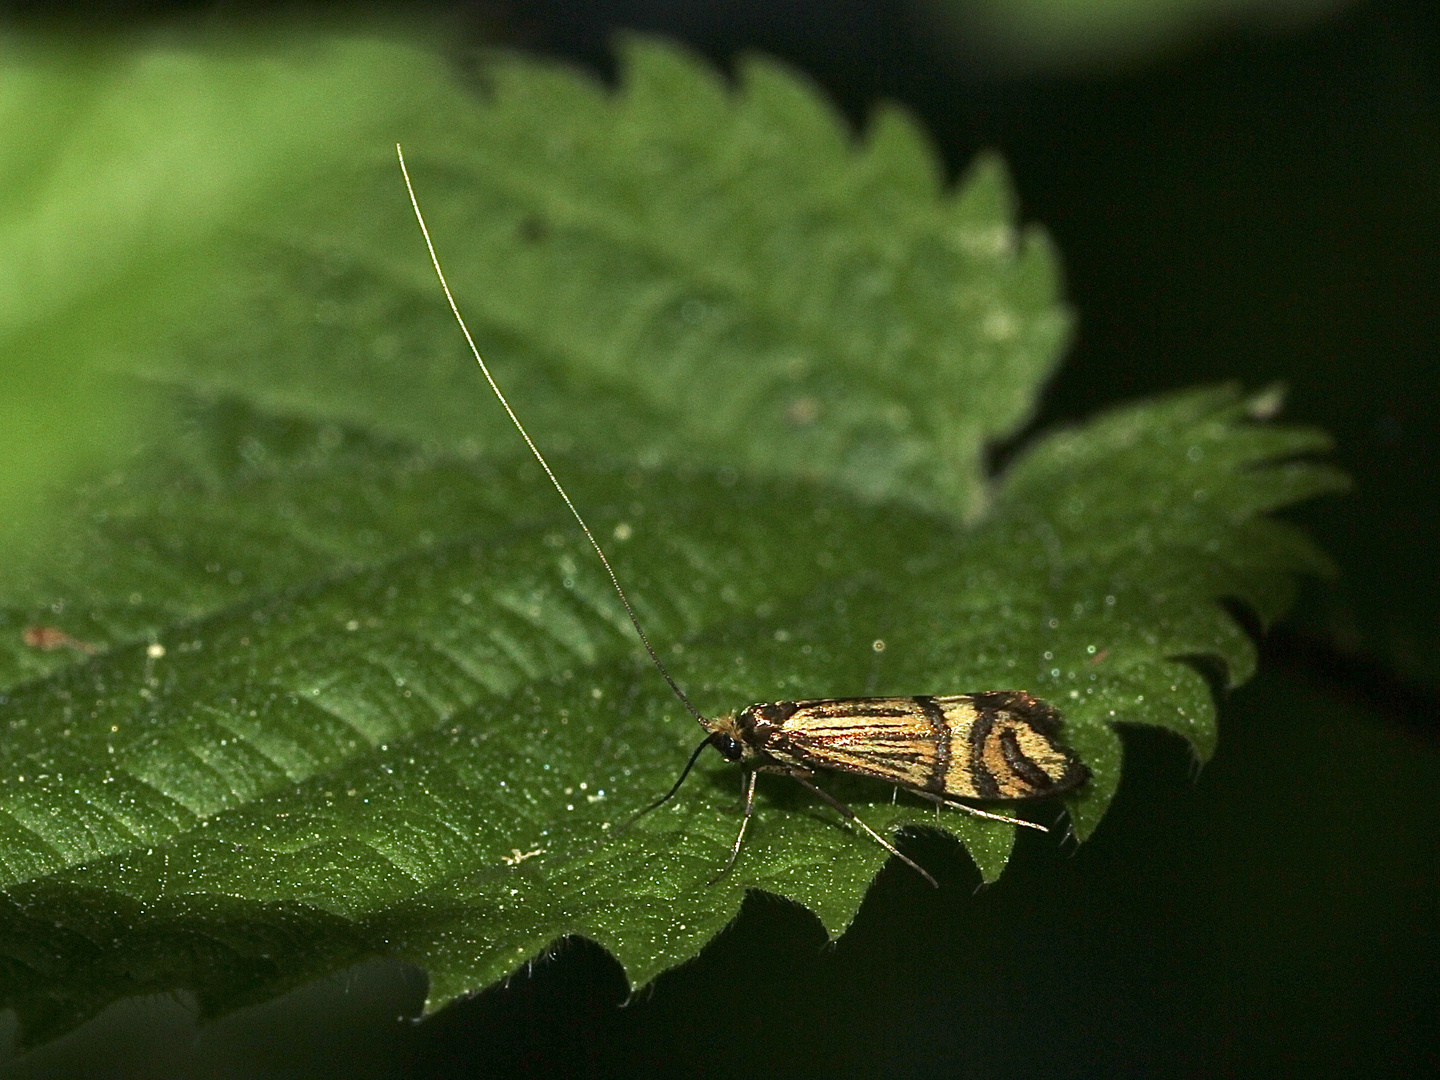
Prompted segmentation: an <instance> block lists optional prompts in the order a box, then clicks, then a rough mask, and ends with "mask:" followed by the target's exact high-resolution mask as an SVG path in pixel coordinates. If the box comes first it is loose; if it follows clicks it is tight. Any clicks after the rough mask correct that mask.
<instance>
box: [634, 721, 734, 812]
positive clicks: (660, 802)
mask: <svg viewBox="0 0 1440 1080" xmlns="http://www.w3.org/2000/svg"><path fill="white" fill-rule="evenodd" d="M714 739H715V736H714V735H706V736H705V738H703V739H701V740H700V745H699V746H697V747H695V752H694V753H693V754H691V755H690V760H689V761H687V762H686V763H685V768H683V769H681V770H680V779H679V780H676V781H675V783H674V785H673V786H672V787H671V788H670V790H669V791H667V792H666V793H665V794H664V795H661V796H660V797H659V798H658V799H656V800H655V801H654V802H652V803H651V804H650V805H649V806H647V807H645V809H644V810H641V811H640V812H638V813H637V814H636V815H635V816H634V817H632V818H631V819H630V820H629V821H627V822H625V824H624V825H622V826H620V831H622V832H623V831H624V830H626V829H628V828H629V827H630V826H631V825H634V824H635V822H637V821H639V820H640V819H641V818H642V817H644V816H645V815H646V814H648V813H650V811H651V810H658V809H660V807H662V806H664V805H665V804H666V803H667V802H669V801H670V800H671V799H673V798H674V797H675V793H676V792H677V791H679V790H680V785H681V784H683V783H685V778H686V777H687V776H689V775H690V770H691V769H693V768H694V767H695V762H697V761H699V760H700V755H701V754H703V753H704V752H705V747H707V746H710V745H711V744H712V742H713V741H714Z"/></svg>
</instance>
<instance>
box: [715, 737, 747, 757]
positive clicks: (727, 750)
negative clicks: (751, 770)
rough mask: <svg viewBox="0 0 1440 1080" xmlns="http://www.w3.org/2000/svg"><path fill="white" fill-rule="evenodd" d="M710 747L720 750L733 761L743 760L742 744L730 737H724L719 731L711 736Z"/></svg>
mask: <svg viewBox="0 0 1440 1080" xmlns="http://www.w3.org/2000/svg"><path fill="white" fill-rule="evenodd" d="M710 745H711V746H713V747H715V749H716V750H719V751H720V753H722V754H724V755H725V756H726V757H727V758H729V759H730V760H731V761H739V760H740V758H741V756H742V755H741V753H740V744H739V743H737V742H736V741H735V740H734V739H732V738H731V737H730V736H729V735H722V734H720V733H719V732H718V731H717V732H716V733H715V734H714V735H711V736H710Z"/></svg>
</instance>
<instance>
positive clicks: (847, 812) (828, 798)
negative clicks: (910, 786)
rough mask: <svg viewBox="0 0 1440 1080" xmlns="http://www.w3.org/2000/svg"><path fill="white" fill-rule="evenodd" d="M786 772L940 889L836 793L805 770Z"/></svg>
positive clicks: (925, 871) (912, 861)
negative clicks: (813, 779)
mask: <svg viewBox="0 0 1440 1080" xmlns="http://www.w3.org/2000/svg"><path fill="white" fill-rule="evenodd" d="M784 772H785V774H786V775H787V776H789V777H790V778H791V779H792V780H794V781H796V782H797V783H800V784H803V785H804V786H805V787H806V788H808V789H809V790H810V791H812V792H814V793H815V794H816V795H819V796H820V798H821V799H823V800H824V801H825V802H826V804H827V805H829V806H830V807H832V808H833V809H835V810H837V811H839V813H840V814H841V816H843V817H844V818H845V820H846V821H853V822H854V823H855V824H856V825H859V826H860V828H862V829H864V830H865V831H866V832H867V833H869V834H870V839H872V840H874V841H875V842H876V843H877V844H879V845H880V846H881V847H883V848H884V849H885V850H886V851H888V852H889V853H890V854H891V855H894V856H895V857H896V858H897V859H899V860H900V861H901V862H903V863H904V864H905V865H906V866H908V867H910V869H912V870H914V871H915V872H916V873H917V874H919V875H920V876H921V877H923V878H924V879H925V880H926V881H928V882H929V883H930V884H931V885H933V886H935V888H937V889H938V888H939V887H940V883H939V882H938V881H936V880H935V879H934V878H933V877H931V876H930V873H929V871H927V870H926V869H925V868H924V867H923V866H921V865H920V864H919V863H917V862H916V861H915V860H914V859H912V858H910V857H909V856H908V855H906V854H904V853H903V852H901V851H900V850H899V849H897V848H896V847H895V845H894V844H892V843H891V842H890V841H889V840H886V839H885V837H883V836H881V835H880V834H879V833H877V832H876V831H875V830H874V829H872V828H871V827H870V826H869V825H866V824H865V822H863V821H861V820H860V819H859V818H858V817H856V816H855V811H854V810H851V809H850V807H848V806H846V805H845V804H844V803H842V802H841V801H840V800H839V799H837V798H835V796H834V795H831V794H830V793H829V792H828V791H822V790H821V789H820V788H818V787H816V786H815V785H814V784H813V783H812V782H811V781H810V777H809V775H808V774H806V773H803V772H801V771H799V770H798V769H786V770H784Z"/></svg>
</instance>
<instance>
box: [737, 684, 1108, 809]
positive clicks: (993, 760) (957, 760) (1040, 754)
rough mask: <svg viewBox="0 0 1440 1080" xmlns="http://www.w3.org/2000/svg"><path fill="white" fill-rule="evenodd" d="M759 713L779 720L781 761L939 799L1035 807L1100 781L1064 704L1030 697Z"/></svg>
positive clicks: (835, 704)
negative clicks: (1067, 729)
mask: <svg viewBox="0 0 1440 1080" xmlns="http://www.w3.org/2000/svg"><path fill="white" fill-rule="evenodd" d="M752 708H757V707H755V706H752ZM758 708H759V709H764V710H765V711H766V712H767V713H769V715H770V717H771V718H773V720H774V721H778V724H777V727H778V730H774V731H773V733H772V735H771V737H770V738H769V739H768V740H766V746H765V749H766V751H767V752H768V753H769V754H771V755H772V756H774V757H776V758H779V759H781V760H786V759H789V760H791V761H792V762H793V763H795V764H799V765H804V766H806V767H819V768H825V769H835V770H838V771H840V772H848V773H856V774H859V775H861V776H873V777H875V778H876V779H879V780H885V781H888V782H889V783H892V784H899V785H900V786H902V787H908V788H914V789H916V790H920V791H928V792H931V793H933V794H936V795H945V796H950V797H952V798H962V799H1030V798H1037V797H1040V796H1043V795H1054V794H1057V793H1060V792H1064V791H1069V790H1071V789H1072V788H1076V787H1079V786H1080V785H1081V784H1083V783H1084V782H1085V781H1086V779H1087V778H1088V777H1089V776H1090V770H1088V769H1087V768H1085V766H1084V765H1083V764H1082V763H1081V762H1080V760H1079V759H1078V758H1077V757H1076V756H1075V755H1074V753H1073V752H1072V751H1071V750H1070V749H1069V748H1068V747H1066V746H1065V745H1064V744H1063V743H1061V742H1060V741H1059V735H1060V728H1061V726H1062V721H1061V719H1060V714H1059V713H1058V712H1057V711H1056V710H1055V708H1054V706H1052V705H1050V704H1049V703H1048V702H1045V701H1041V700H1040V699H1039V698H1034V697H1031V696H1030V695H1029V694H1026V693H1023V692H1021V691H1015V690H995V691H989V692H987V693H981V694H951V695H948V696H944V697H923V696H922V697H893V698H822V699H818V700H813V701H796V702H781V703H777V704H776V705H769V706H759V707H758ZM782 714H784V715H783V718H782Z"/></svg>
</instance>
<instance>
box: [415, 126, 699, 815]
mask: <svg viewBox="0 0 1440 1080" xmlns="http://www.w3.org/2000/svg"><path fill="white" fill-rule="evenodd" d="M395 156H396V157H398V158H399V159H400V175H401V176H403V177H404V178H405V190H406V191H407V192H409V193H410V205H411V206H412V207H414V209H415V220H416V221H418V222H419V223H420V235H421V236H423V237H424V238H425V247H426V249H427V250H428V251H429V252H430V263H431V265H432V266H434V267H435V276H436V277H438V278H439V279H440V288H441V289H443V290H444V291H445V299H446V300H448V301H449V302H450V311H451V313H452V314H454V316H455V321H456V322H457V323H459V324H460V332H461V333H462V334H464V335H465V341H466V344H468V345H469V346H470V352H471V354H472V355H473V356H474V357H475V362H476V363H477V364H479V365H480V370H481V371H482V372H484V374H485V381H486V382H488V383H489V384H490V389H491V390H494V391H495V396H496V397H497V398H499V399H500V404H501V405H503V406H505V412H506V413H507V414H508V415H509V417H510V421H511V423H513V424H514V425H515V430H516V431H518V432H520V437H521V438H522V439H524V440H525V445H526V446H528V447H529V448H530V452H531V453H532V454H534V455H535V460H536V461H538V462H540V467H541V468H542V469H544V470H545V475H546V476H548V477H549V478H550V483H552V484H554V485H555V490H556V491H558V492H559V493H560V498H562V499H564V500H565V505H566V506H568V507H569V508H570V513H572V514H574V515H575V520H576V521H577V522H579V523H580V528H581V530H582V531H583V532H584V533H585V539H586V540H589V541H590V546H591V547H592V548H594V549H595V554H596V555H599V556H600V562H601V563H602V564H603V565H604V567H605V572H606V573H607V574H609V575H610V584H611V585H614V586H615V593H616V595H617V596H619V597H620V603H622V604H624V605H625V614H627V615H629V616H630V625H631V626H633V627H635V633H637V634H639V635H640V643H641V644H642V645H644V646H645V651H646V652H648V653H649V654H650V659H651V660H653V661H654V663H655V667H656V669H657V670H658V671H659V672H660V674H661V675H663V676H664V677H665V681H666V682H667V683H669V684H670V689H671V690H673V691H675V696H676V697H677V698H679V699H680V704H682V705H684V706H685V708H687V709H689V710H690V715H691V716H693V717H695V719H696V720H699V721H700V723H701V724H705V723H706V719H705V716H704V715H703V714H702V713H701V712H700V710H699V709H697V708H695V706H694V705H692V704H690V699H689V698H688V697H686V696H685V691H684V690H681V689H680V685H679V684H678V683H677V682H676V681H675V680H674V679H672V678H671V677H670V672H668V671H666V670H665V664H664V663H663V662H662V661H661V659H660V654H659V653H657V652H656V651H655V646H653V645H651V644H650V639H649V638H648V637H646V636H645V630H644V629H643V628H642V627H641V625H640V620H639V618H637V617H636V615H635V609H634V608H633V607H631V606H630V600H629V598H628V597H627V596H626V595H625V590H624V589H622V588H621V587H620V579H619V578H617V577H616V576H615V570H614V569H613V568H612V567H611V565H610V560H609V559H607V558H606V557H605V552H604V551H602V550H601V548H600V544H599V542H598V541H597V540H596V539H595V534H594V533H592V532H591V531H590V526H589V525H586V524H585V519H584V518H583V517H581V516H580V511H579V510H576V509H575V504H574V503H573V502H571V501H570V496H569V495H567V494H565V489H564V488H563V487H561V486H560V481H559V480H557V479H556V478H555V474H554V473H553V472H552V471H551V470H550V463H549V462H548V461H546V460H545V455H544V454H542V453H540V448H539V447H538V446H536V445H535V443H534V441H533V440H531V438H530V433H529V432H528V431H526V430H525V425H524V424H522V423H520V418H519V417H518V416H516V415H515V410H514V409H512V408H510V402H508V401H506V400H505V395H504V394H503V393H501V391H500V387H499V385H498V384H497V383H496V382H495V376H493V375H491V374H490V368H489V367H488V366H487V365H486V363H485V358H484V357H483V356H481V355H480V349H479V348H478V347H477V346H476V344H475V339H474V338H473V337H471V336H470V328H469V327H468V326H466V325H465V317H464V316H463V315H461V314H460V308H459V307H458V306H457V305H456V303H455V297H454V295H453V294H452V293H451V292H450V285H449V283H448V282H447V281H446V280H445V271H444V270H442V269H440V256H438V255H436V254H435V245H434V243H433V242H432V241H431V240H430V230H429V229H428V228H427V227H426V225H425V215H424V214H422V213H421V212H420V200H419V199H417V198H415V186H414V185H413V184H411V183H410V170H409V169H407V168H405V151H403V150H401V149H400V144H399V143H396V144H395ZM691 764H692V765H693V764H694V759H691ZM685 771H686V772H687V773H688V772H689V771H690V769H689V766H686V769H685ZM681 779H682V780H683V779H684V777H683V776H682V777H681ZM677 786H678V785H677ZM672 794H673V793H672ZM667 798H668V796H667ZM662 801H663V800H662Z"/></svg>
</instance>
